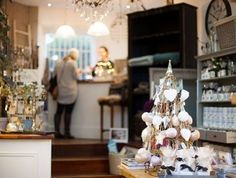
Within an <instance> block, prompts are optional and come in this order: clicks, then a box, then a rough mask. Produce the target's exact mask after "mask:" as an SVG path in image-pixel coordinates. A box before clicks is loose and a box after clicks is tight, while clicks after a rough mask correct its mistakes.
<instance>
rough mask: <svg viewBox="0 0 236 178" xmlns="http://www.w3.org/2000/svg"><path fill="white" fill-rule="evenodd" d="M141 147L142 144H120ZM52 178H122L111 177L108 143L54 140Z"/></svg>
mask: <svg viewBox="0 0 236 178" xmlns="http://www.w3.org/2000/svg"><path fill="white" fill-rule="evenodd" d="M124 145H129V146H134V147H140V146H141V144H140V143H129V144H118V147H119V148H121V147H123V146H124ZM52 178H122V176H119V175H110V173H109V160H108V149H107V141H106V140H105V141H100V140H94V139H54V140H53V143H52Z"/></svg>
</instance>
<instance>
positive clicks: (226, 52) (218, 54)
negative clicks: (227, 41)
mask: <svg viewBox="0 0 236 178" xmlns="http://www.w3.org/2000/svg"><path fill="white" fill-rule="evenodd" d="M235 53H236V46H235V47H231V48H227V49H222V50H221V51H217V52H214V53H210V54H205V55H201V56H196V57H195V58H196V59H197V60H199V61H204V60H209V59H211V58H215V57H222V56H226V55H230V54H235Z"/></svg>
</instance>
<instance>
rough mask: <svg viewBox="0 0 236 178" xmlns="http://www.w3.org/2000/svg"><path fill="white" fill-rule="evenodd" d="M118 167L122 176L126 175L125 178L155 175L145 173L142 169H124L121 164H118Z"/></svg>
mask: <svg viewBox="0 0 236 178" xmlns="http://www.w3.org/2000/svg"><path fill="white" fill-rule="evenodd" d="M118 168H119V169H120V173H121V175H122V176H124V177H126V178H154V177H157V176H151V175H149V174H148V173H145V171H144V170H143V169H135V170H133V169H126V168H125V167H123V166H121V165H120V166H118Z"/></svg>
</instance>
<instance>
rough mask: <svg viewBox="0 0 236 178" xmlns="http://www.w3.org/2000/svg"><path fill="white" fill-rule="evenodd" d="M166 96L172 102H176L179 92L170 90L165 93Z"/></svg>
mask: <svg viewBox="0 0 236 178" xmlns="http://www.w3.org/2000/svg"><path fill="white" fill-rule="evenodd" d="M164 96H165V97H166V99H167V100H168V101H170V102H172V101H174V100H175V98H176V96H177V90H176V89H169V90H165V91H164Z"/></svg>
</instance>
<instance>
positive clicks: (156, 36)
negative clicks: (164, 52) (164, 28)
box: [132, 31, 180, 40]
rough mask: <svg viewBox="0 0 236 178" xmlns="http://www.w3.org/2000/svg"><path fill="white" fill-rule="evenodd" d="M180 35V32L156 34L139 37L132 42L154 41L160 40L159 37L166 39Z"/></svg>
mask: <svg viewBox="0 0 236 178" xmlns="http://www.w3.org/2000/svg"><path fill="white" fill-rule="evenodd" d="M179 33H180V31H170V32H164V33H155V34H151V35H143V36H137V37H134V38H133V39H132V40H143V39H153V38H159V37H166V36H170V35H179Z"/></svg>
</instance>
